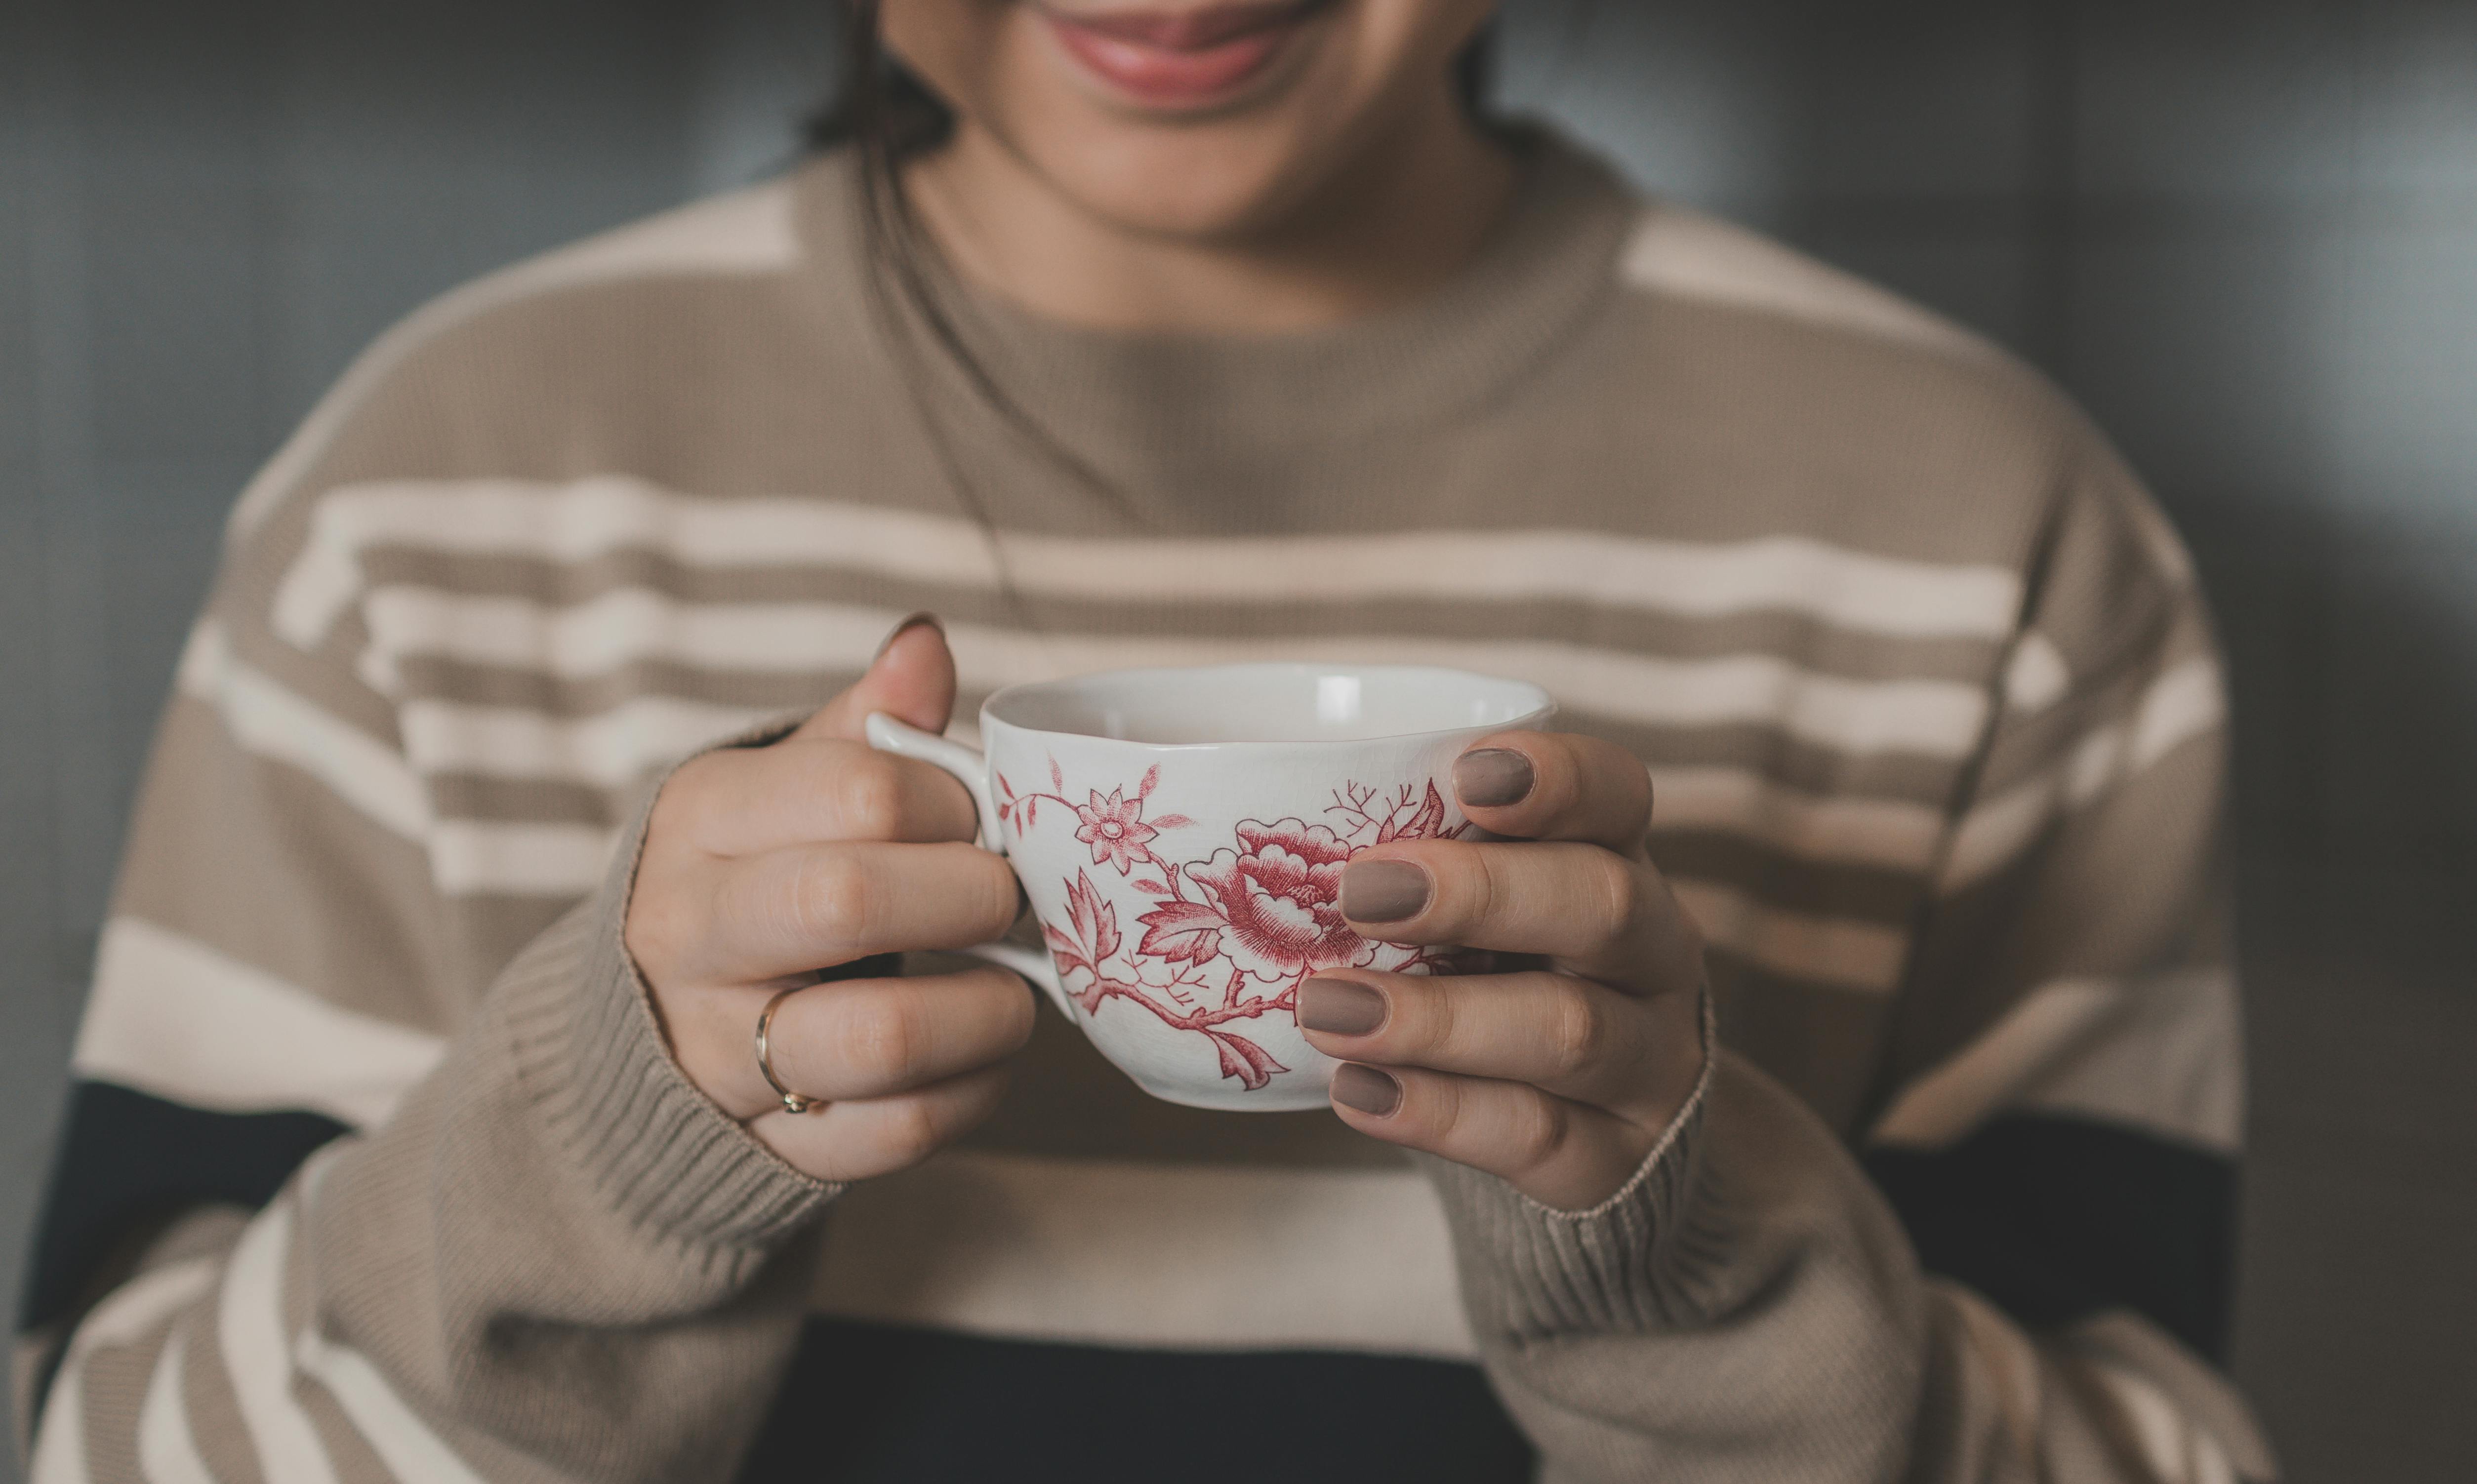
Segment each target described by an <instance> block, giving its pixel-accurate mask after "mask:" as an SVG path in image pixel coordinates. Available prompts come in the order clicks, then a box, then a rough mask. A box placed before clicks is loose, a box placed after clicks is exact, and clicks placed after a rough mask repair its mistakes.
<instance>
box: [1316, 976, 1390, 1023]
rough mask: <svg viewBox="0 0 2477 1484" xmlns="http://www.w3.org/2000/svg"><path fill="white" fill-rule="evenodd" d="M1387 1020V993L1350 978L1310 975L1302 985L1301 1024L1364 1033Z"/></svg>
mask: <svg viewBox="0 0 2477 1484" xmlns="http://www.w3.org/2000/svg"><path fill="white" fill-rule="evenodd" d="M1384 1024H1385V997H1384V996H1383V995H1381V994H1379V993H1377V992H1376V991H1375V990H1372V989H1370V988H1368V987H1367V986H1366V985H1364V984H1354V983H1352V982H1351V981H1350V980H1348V979H1310V980H1308V981H1307V982H1306V983H1304V984H1302V985H1300V986H1299V1028H1300V1029H1302V1030H1321V1031H1324V1032H1326V1033H1328V1034H1330V1035H1337V1036H1364V1035H1365V1034H1367V1033H1368V1032H1369V1031H1371V1030H1374V1029H1375V1028H1376V1027H1377V1026H1382V1025H1384Z"/></svg>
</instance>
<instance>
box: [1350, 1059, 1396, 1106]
mask: <svg viewBox="0 0 2477 1484" xmlns="http://www.w3.org/2000/svg"><path fill="white" fill-rule="evenodd" d="M1333 1101H1336V1102H1339V1103H1340V1104H1341V1105H1342V1106H1343V1107H1345V1108H1357V1109H1358V1110H1359V1111H1360V1112H1362V1113H1373V1114H1375V1115H1376V1116H1377V1117H1378V1118H1386V1117H1389V1116H1390V1115H1391V1114H1392V1112H1393V1110H1394V1109H1395V1108H1398V1107H1400V1106H1401V1105H1402V1084H1401V1083H1399V1082H1397V1081H1395V1080H1393V1078H1392V1077H1391V1076H1388V1075H1387V1074H1385V1073H1382V1072H1379V1071H1377V1070H1376V1069H1375V1068H1374V1067H1363V1066H1361V1065H1360V1064H1359V1063H1357V1062H1355V1061H1345V1062H1343V1063H1342V1064H1341V1065H1340V1066H1339V1067H1336V1068H1334V1069H1333Z"/></svg>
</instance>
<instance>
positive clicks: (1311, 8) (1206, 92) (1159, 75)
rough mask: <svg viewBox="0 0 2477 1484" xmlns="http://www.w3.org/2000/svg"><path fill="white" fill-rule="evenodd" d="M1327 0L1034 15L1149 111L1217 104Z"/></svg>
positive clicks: (1047, 10)
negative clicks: (1169, 9)
mask: <svg viewBox="0 0 2477 1484" xmlns="http://www.w3.org/2000/svg"><path fill="white" fill-rule="evenodd" d="M1334 3H1335V0H1272V3H1264V0H1251V3H1244V4H1233V5H1213V6H1206V7H1204V8H1202V9H1190V10H1178V11H1167V10H1162V11H1148V10H1110V11H1094V12H1063V11H1060V10H1056V9H1053V8H1052V7H1050V6H1048V5H1037V6H1035V7H1034V9H1035V10H1036V11H1037V12H1038V14H1039V15H1040V17H1041V18H1042V19H1043V20H1045V21H1047V22H1048V23H1049V27H1050V31H1051V34H1052V35H1054V36H1056V37H1057V38H1058V41H1059V44H1060V45H1061V46H1062V47H1063V49H1064V50H1065V52H1066V53H1067V55H1068V56H1070V57H1072V58H1073V59H1074V60H1075V61H1076V62H1078V63H1080V64H1081V65H1082V66H1083V68H1084V70H1085V71H1087V72H1088V73H1090V74H1092V75H1093V76H1094V77H1095V78H1096V79H1097V80H1098V81H1099V82H1101V83H1102V84H1103V85H1104V86H1105V87H1108V88H1109V89H1110V90H1111V91H1113V92H1115V93H1117V94H1120V95H1121V96H1124V97H1126V98H1128V99H1130V100H1132V101H1134V102H1137V103H1139V104H1143V105H1146V106H1148V107H1152V108H1162V109H1191V108H1199V107H1204V106H1207V105H1210V104H1213V103H1217V102H1220V101H1222V100H1224V99H1226V98H1228V97H1229V96H1230V95H1231V94H1233V93H1235V92H1237V91H1238V89H1240V88H1241V87H1245V86H1246V84H1247V83H1249V82H1250V81H1252V80H1253V79H1255V78H1256V77H1257V76H1258V75H1260V74H1261V73H1263V72H1264V71H1265V70H1266V69H1267V68H1268V67H1270V66H1271V65H1272V63H1273V61H1274V59H1275V58H1277V57H1278V56H1280V55H1281V53H1282V51H1283V49H1284V48H1285V47H1286V46H1288V45H1289V41H1290V40H1291V38H1292V37H1296V36H1297V35H1298V34H1299V32H1300V31H1301V30H1303V29H1304V28H1305V27H1306V26H1307V24H1308V23H1309V22H1310V21H1312V20H1314V18H1315V16H1316V15H1317V14H1318V13H1319V12H1323V11H1326V10H1329V9H1331V8H1332V6H1333V4H1334Z"/></svg>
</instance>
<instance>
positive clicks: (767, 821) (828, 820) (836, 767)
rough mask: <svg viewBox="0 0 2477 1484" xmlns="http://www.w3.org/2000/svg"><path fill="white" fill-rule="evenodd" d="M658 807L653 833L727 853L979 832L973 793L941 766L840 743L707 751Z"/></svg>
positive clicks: (789, 741) (674, 781) (667, 789)
mask: <svg viewBox="0 0 2477 1484" xmlns="http://www.w3.org/2000/svg"><path fill="white" fill-rule="evenodd" d="M657 807H658V808H660V809H662V810H663V811H664V814H665V816H666V817H665V818H664V819H663V821H661V822H660V823H659V824H658V825H657V826H656V829H663V827H664V826H671V827H672V829H675V830H676V831H677V836H678V837H679V838H682V839H684V840H686V841H687V842H688V843H689V844H691V845H693V846H695V847H696V848H697V849H698V850H701V851H703V852H705V853H708V854H712V855H725V856H744V855H756V854H761V853H764V852H766V851H772V850H780V849H782V848H783V847H785V846H789V845H804V844H810V843H813V842H818V841H827V840H890V841H906V842H913V843H928V842H934V841H940V840H970V839H973V838H974V837H975V836H976V835H977V834H978V832H979V829H980V819H979V815H978V814H977V812H976V811H975V809H974V807H973V804H972V796H971V795H970V794H969V793H967V792H965V791H964V788H963V784H961V783H959V782H957V781H956V780H955V779H954V777H953V776H952V775H951V774H949V773H947V772H946V770H945V769H943V768H939V767H936V766H934V765H932V764H929V763H925V762H921V761H918V760H917V759H914V758H910V757H897V756H895V755H894V754H891V753H881V752H879V751H877V750H876V749H875V748H873V747H870V746H868V745H867V744H866V743H864V742H846V741H844V740H842V739H841V738H839V737H812V736H799V735H794V736H790V737H787V738H785V739H784V740H783V741H781V742H778V743H776V744H774V745H773V746H772V747H759V748H726V749H724V750H722V751H720V752H714V753H708V754H705V755H704V756H702V757H698V758H696V759H694V760H692V761H690V762H689V763H688V764H687V765H686V766H685V767H683V768H681V769H680V771H679V772H677V773H675V774H673V775H672V776H671V779H670V781H669V782H668V783H666V784H664V785H663V799H662V802H661V804H658V805H657ZM674 821H676V825H673V822H674ZM648 833H649V834H650V833H653V831H651V830H649V831H648Z"/></svg>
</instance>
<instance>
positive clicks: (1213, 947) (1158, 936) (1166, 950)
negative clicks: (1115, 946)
mask: <svg viewBox="0 0 2477 1484" xmlns="http://www.w3.org/2000/svg"><path fill="white" fill-rule="evenodd" d="M1136 921H1137V922H1139V923H1141V924H1143V925H1144V928H1145V932H1144V938H1143V942H1141V943H1140V944H1138V945H1137V948H1136V952H1139V953H1143V954H1146V955H1148V956H1151V957H1156V958H1166V959H1168V960H1169V961H1171V962H1172V963H1194V964H1208V963H1211V962H1212V961H1213V958H1214V957H1215V956H1217V955H1218V954H1219V952H1220V945H1221V929H1222V928H1225V927H1228V926H1229V924H1228V923H1227V922H1226V921H1225V920H1224V919H1223V917H1222V916H1221V914H1220V913H1218V912H1216V911H1214V910H1213V908H1211V907H1209V906H1206V905H1204V904H1203V903H1195V902H1164V903H1162V904H1161V905H1160V906H1158V907H1155V908H1154V909H1153V910H1151V911H1149V912H1146V913H1145V914H1143V915H1142V916H1141V917H1138V918H1137V919H1136Z"/></svg>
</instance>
